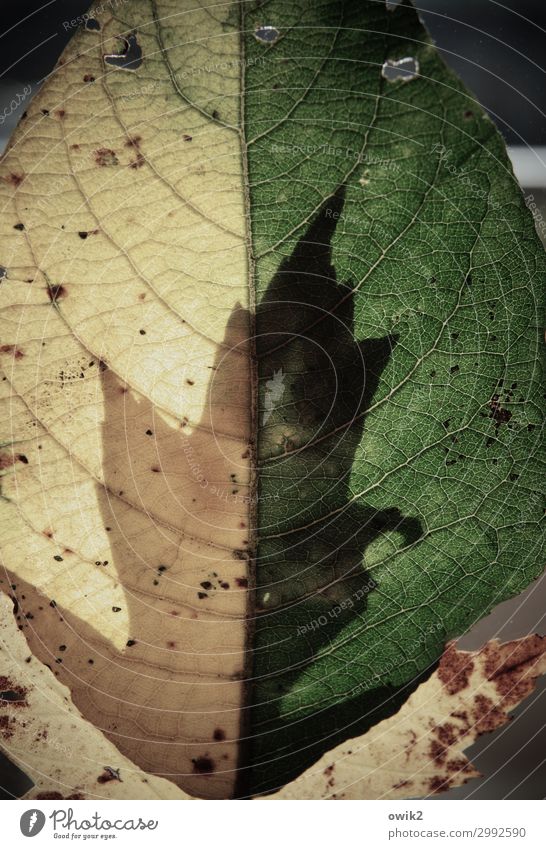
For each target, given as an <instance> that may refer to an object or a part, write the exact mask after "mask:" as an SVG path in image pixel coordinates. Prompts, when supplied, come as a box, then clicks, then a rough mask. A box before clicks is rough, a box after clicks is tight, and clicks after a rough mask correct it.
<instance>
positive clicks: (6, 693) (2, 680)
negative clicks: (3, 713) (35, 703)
mask: <svg viewBox="0 0 546 849" xmlns="http://www.w3.org/2000/svg"><path fill="white" fill-rule="evenodd" d="M27 693H28V690H27V688H26V687H21V686H20V685H18V684H15V683H14V682H13V681H12V680H11V679H10V678H7V677H6V676H5V675H0V702H3V703H4V705H5V704H9V705H11V706H13V707H28V702H27Z"/></svg>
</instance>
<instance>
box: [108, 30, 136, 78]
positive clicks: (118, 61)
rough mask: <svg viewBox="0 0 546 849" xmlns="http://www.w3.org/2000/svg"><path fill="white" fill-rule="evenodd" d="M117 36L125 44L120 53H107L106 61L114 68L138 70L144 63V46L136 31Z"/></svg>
mask: <svg viewBox="0 0 546 849" xmlns="http://www.w3.org/2000/svg"><path fill="white" fill-rule="evenodd" d="M117 38H118V39H119V41H121V42H122V45H123V47H122V49H121V51H120V52H119V53H106V54H105V55H104V61H105V62H106V64H107V65H112V66H113V67H114V68H121V69H122V70H124V71H136V70H137V68H140V66H141V65H142V47H141V46H140V44H139V43H138V41H137V37H136V33H131V35H128V36H127V37H126V36H124V35H118V36H117Z"/></svg>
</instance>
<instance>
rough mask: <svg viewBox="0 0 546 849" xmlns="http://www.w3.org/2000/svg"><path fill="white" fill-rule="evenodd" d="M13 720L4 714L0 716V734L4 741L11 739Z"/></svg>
mask: <svg viewBox="0 0 546 849" xmlns="http://www.w3.org/2000/svg"><path fill="white" fill-rule="evenodd" d="M14 724H15V719H14V718H13V717H12V716H8V715H7V714H4V715H3V716H0V734H1V735H2V737H3V739H4V740H10V739H11V738H12V737H13V733H14V729H13V726H14Z"/></svg>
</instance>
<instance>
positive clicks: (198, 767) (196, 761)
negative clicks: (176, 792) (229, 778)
mask: <svg viewBox="0 0 546 849" xmlns="http://www.w3.org/2000/svg"><path fill="white" fill-rule="evenodd" d="M192 763H193V771H194V772H197V773H200V774H206V773H211V772H214V766H215V764H214V761H213V760H212V758H209V757H207V756H203V757H200V758H192Z"/></svg>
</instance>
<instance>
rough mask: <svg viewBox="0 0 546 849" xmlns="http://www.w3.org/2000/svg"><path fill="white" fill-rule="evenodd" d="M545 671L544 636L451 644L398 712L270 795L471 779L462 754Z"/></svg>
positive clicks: (369, 792) (433, 785)
mask: <svg viewBox="0 0 546 849" xmlns="http://www.w3.org/2000/svg"><path fill="white" fill-rule="evenodd" d="M545 672H546V637H538V636H529V637H522V638H521V639H519V640H513V641H511V642H509V643H499V641H498V640H491V641H490V642H488V643H486V644H485V646H484V647H483V648H482V649H480V650H479V651H476V652H465V651H458V650H457V648H456V647H455V644H454V643H450V644H449V645H448V646H447V648H446V651H445V652H444V654H443V655H442V657H441V659H440V665H439V667H438V669H437V670H436V672H434V674H433V675H431V676H430V678H429V679H428V681H425V682H424V683H423V684H421V686H420V687H418V689H417V690H416V691H415V692H414V693H412V695H411V696H410V698H409V699H408V700H407V701H406V702H405V704H404V705H403V706H402V708H401V709H400V711H399V712H398V713H397V714H396V715H395V716H392V717H390V718H389V719H385V720H383V722H380V723H379V724H378V725H376V726H375V727H374V728H372V729H371V730H370V731H368V732H367V734H363V735H362V736H361V737H357V738H355V739H353V740H348V741H346V742H345V743H344V744H343V745H342V746H337V747H336V748H335V749H333V750H332V751H331V752H328V753H327V754H325V755H324V756H323V757H322V758H321V759H320V760H319V761H318V762H317V763H316V764H314V765H313V766H312V767H311V768H310V769H308V770H307V771H306V772H304V773H303V775H301V776H300V777H299V778H298V779H296V780H295V781H293V782H291V783H290V784H288V785H286V787H284V788H283V789H282V790H280V791H279V792H278V793H275V794H274V795H273V796H270V797H268V798H269V799H302V798H303V799H407V798H408V797H423V796H430V795H435V794H437V793H441V792H443V791H445V790H448V789H450V788H453V787H458V786H460V785H461V784H465V783H466V782H467V781H470V780H471V779H472V778H478V777H479V775H480V773H479V772H477V771H476V769H475V768H474V767H473V765H472V764H471V763H470V761H469V760H468V758H467V757H466V756H465V755H464V754H463V752H464V750H465V749H468V747H469V746H470V745H471V744H472V743H473V742H474V741H475V740H476V739H477V738H478V737H479V736H480V735H481V734H483V733H485V732H490V731H494V730H495V729H496V728H500V727H501V726H503V725H505V724H506V723H507V722H509V721H510V716H509V713H510V711H511V710H513V709H514V708H515V707H516V706H517V705H518V704H520V702H522V701H523V700H524V699H525V698H526V697H527V696H528V695H530V693H532V692H533V690H534V687H535V681H536V679H537V677H538V676H539V675H543V674H544V673H545Z"/></svg>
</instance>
